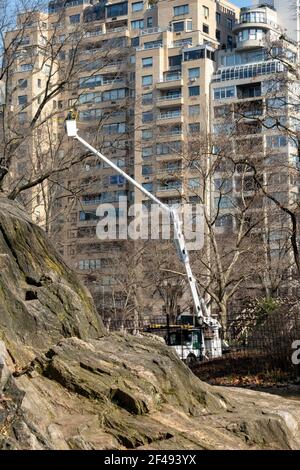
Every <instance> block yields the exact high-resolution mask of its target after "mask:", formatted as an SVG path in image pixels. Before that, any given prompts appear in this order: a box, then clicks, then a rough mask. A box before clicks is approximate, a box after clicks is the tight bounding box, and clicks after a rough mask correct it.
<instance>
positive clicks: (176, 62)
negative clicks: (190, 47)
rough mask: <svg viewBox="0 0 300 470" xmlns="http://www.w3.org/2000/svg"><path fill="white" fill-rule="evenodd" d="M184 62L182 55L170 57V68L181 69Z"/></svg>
mask: <svg viewBox="0 0 300 470" xmlns="http://www.w3.org/2000/svg"><path fill="white" fill-rule="evenodd" d="M181 62H182V54H180V55H174V56H171V57H169V67H180V66H181Z"/></svg>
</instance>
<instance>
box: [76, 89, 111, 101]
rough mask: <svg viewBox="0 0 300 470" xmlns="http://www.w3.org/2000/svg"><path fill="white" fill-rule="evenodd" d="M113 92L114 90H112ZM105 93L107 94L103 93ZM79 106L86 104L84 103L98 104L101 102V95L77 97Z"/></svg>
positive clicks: (91, 94)
mask: <svg viewBox="0 0 300 470" xmlns="http://www.w3.org/2000/svg"><path fill="white" fill-rule="evenodd" d="M114 91H115V90H114ZM104 93H107V92H104ZM78 101H79V103H80V104H86V103H100V102H101V101H102V100H101V93H99V92H98V93H92V92H91V93H83V94H82V95H80V96H79V99H78Z"/></svg>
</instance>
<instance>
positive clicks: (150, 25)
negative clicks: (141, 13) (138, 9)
mask: <svg viewBox="0 0 300 470" xmlns="http://www.w3.org/2000/svg"><path fill="white" fill-rule="evenodd" d="M152 27H153V18H152V16H148V18H147V28H152Z"/></svg>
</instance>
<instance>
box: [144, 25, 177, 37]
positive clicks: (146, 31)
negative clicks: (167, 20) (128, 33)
mask: <svg viewBox="0 0 300 470" xmlns="http://www.w3.org/2000/svg"><path fill="white" fill-rule="evenodd" d="M165 31H171V29H170V28H158V27H156V28H147V29H142V30H141V31H140V36H147V35H148V34H157V33H164V32H165Z"/></svg>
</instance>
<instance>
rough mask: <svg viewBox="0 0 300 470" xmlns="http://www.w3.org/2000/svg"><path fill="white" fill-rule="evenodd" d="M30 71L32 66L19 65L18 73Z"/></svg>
mask: <svg viewBox="0 0 300 470" xmlns="http://www.w3.org/2000/svg"><path fill="white" fill-rule="evenodd" d="M32 69H33V65H32V64H22V65H20V71H21V72H31V71H32Z"/></svg>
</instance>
